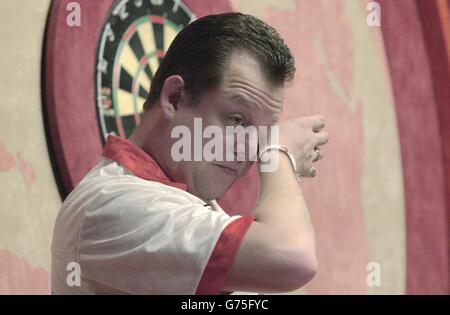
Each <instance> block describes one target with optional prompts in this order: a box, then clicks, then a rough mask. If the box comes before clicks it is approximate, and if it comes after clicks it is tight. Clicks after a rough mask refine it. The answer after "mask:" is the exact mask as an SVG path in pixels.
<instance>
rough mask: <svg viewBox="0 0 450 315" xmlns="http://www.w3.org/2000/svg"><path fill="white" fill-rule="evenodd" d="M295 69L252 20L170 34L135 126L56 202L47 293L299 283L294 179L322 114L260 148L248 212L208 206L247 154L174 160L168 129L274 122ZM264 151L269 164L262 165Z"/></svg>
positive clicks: (300, 230) (307, 256)
mask: <svg viewBox="0 0 450 315" xmlns="http://www.w3.org/2000/svg"><path fill="white" fill-rule="evenodd" d="M294 73H295V66H294V59H293V57H292V55H291V53H290V51H289V49H288V48H287V46H286V45H285V44H284V43H283V41H282V39H281V38H280V37H279V35H278V33H277V32H276V31H275V30H274V29H273V28H271V27H270V26H268V25H266V24H265V23H263V22H262V21H260V20H258V19H256V18H254V17H252V16H249V15H243V14H239V13H228V14H221V15H213V16H207V17H204V18H201V19H199V20H197V21H195V22H193V23H192V24H190V25H189V26H188V27H186V28H185V29H184V30H182V31H181V32H180V33H179V34H178V35H177V37H176V38H175V39H174V41H173V43H172V45H171V46H170V48H169V50H168V51H167V54H166V56H165V58H164V59H163V62H162V64H161V65H160V67H159V69H158V71H157V72H156V74H155V77H154V78H153V80H152V86H151V90H150V93H149V96H148V99H147V101H146V103H145V105H144V109H145V112H144V113H143V119H142V122H141V124H140V125H139V126H138V127H137V128H136V130H135V131H134V133H133V134H132V135H131V137H130V138H129V139H128V140H125V139H120V138H117V137H114V136H109V137H108V140H107V144H106V146H105V148H104V152H103V158H102V160H101V161H100V163H99V164H98V165H97V166H96V167H95V168H94V169H93V170H91V172H90V173H89V174H88V175H87V176H86V177H85V178H84V179H83V180H82V181H81V182H80V183H79V185H78V186H77V187H76V188H75V190H74V191H73V192H72V193H71V194H70V195H69V196H68V198H67V199H66V200H65V202H64V205H63V207H62V209H61V211H60V213H59V215H58V218H57V221H56V224H55V230H54V237H53V244H52V291H53V293H56V294H61V293H62V294H66V293H84V294H92V293H132V294H218V293H221V292H233V291H247V292H258V293H271V292H287V291H291V290H294V289H297V288H299V287H301V286H303V285H304V284H306V283H307V282H308V281H310V280H311V279H312V277H313V276H314V275H315V273H316V269H317V264H316V258H315V244H314V234H313V229H312V226H311V223H310V220H309V215H308V210H307V206H306V203H305V200H304V198H303V195H302V191H301V189H300V187H299V183H298V178H297V175H301V176H304V177H312V176H315V173H316V170H315V168H314V167H313V166H312V163H313V162H314V161H317V160H318V159H320V158H321V157H322V153H321V151H320V150H319V147H320V146H321V145H323V144H325V143H326V142H327V140H328V136H327V134H326V133H325V132H324V131H322V128H323V127H324V121H323V117H321V116H317V117H308V118H303V119H298V120H293V121H290V122H288V123H284V124H282V125H281V126H279V143H280V144H281V145H282V146H278V145H271V143H272V142H273V141H272V140H273V139H269V144H268V145H265V146H264V147H262V146H261V143H260V144H259V146H260V147H259V157H260V160H259V167H260V179H261V189H260V195H259V200H258V204H257V206H256V208H255V209H254V210H253V212H252V216H229V215H228V214H226V212H224V211H223V210H222V209H221V208H220V207H219V206H218V204H217V203H216V202H215V199H216V198H219V197H221V196H222V195H223V194H224V193H225V192H226V191H227V190H228V188H229V187H230V186H231V185H232V184H233V183H234V182H235V181H236V180H237V179H238V178H240V177H241V176H243V175H244V174H245V173H246V172H247V171H248V170H249V168H250V167H251V165H252V164H253V163H254V161H252V159H251V158H250V156H247V157H246V158H245V159H238V158H234V159H233V160H232V161H229V160H226V159H217V160H210V159H205V158H203V159H200V160H198V159H197V160H196V159H194V160H192V159H188V160H182V161H175V159H174V158H173V151H174V150H173V148H174V145H175V143H176V142H177V141H178V140H177V139H176V137H173V131H174V129H175V128H177V127H179V126H185V127H186V128H187V129H189V130H191V131H194V129H195V128H194V127H195V126H194V122H195V119H198V118H201V119H202V125H203V127H204V128H206V127H208V126H215V127H216V128H218V129H219V130H222V131H223V132H224V133H225V130H226V128H227V127H230V126H242V127H247V126H255V127H262V126H266V127H269V128H272V129H271V130H273V128H278V126H276V123H277V121H278V119H279V117H280V115H281V112H282V107H283V100H284V90H285V87H286V85H287V83H289V82H290V81H291V80H292V78H293V76H294ZM258 130H259V129H258ZM271 134H272V133H271V132H269V135H271ZM292 135H294V137H292ZM223 141H224V142H223V149H224V150H225V151H227V150H232V151H233V152H232V155H234V157H237V156H238V155H239V150H240V149H239V143H238V145H237V146H232V147H231V149H230V146H228V145H227V143H226V142H227V140H226V137H225V138H224V140H223ZM250 142H251V140H248V141H246V142H245V144H244V148H246V149H249V148H250V146H251V143H250ZM241 147H242V146H241ZM274 160H276V161H277V165H276V166H277V167H276V168H274V169H271V170H270V171H265V172H264V171H262V168H263V167H264V166H267V165H268V163H271V161H274ZM71 263H72V264H73V263H76V266H79V270H75V269H73V270H74V271H78V272H79V273H80V279H79V281H78V282H77V281H76V279H75V280H74V279H72V278H71V277H73V276H76V274H74V273H72V272H70V271H72V269H70V268H68V267H67V266H68V265H69V264H71ZM68 270H69V271H68Z"/></svg>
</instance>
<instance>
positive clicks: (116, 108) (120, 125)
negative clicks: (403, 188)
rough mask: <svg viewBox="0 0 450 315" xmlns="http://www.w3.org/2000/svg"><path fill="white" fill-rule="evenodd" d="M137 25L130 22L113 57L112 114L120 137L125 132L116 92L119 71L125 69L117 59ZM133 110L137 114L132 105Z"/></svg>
mask: <svg viewBox="0 0 450 315" xmlns="http://www.w3.org/2000/svg"><path fill="white" fill-rule="evenodd" d="M137 27H138V25H137V23H136V21H135V22H133V23H132V24H130V26H129V27H128V28H127V30H126V31H125V33H124V36H123V37H122V38H121V39H120V43H119V47H118V49H117V53H116V56H115V58H114V70H113V76H114V78H113V100H114V102H113V103H114V116H115V120H116V124H117V128H118V130H119V135H120V136H121V137H123V138H126V132H125V129H124V127H123V123H122V117H121V116H120V113H119V107H120V104H119V97H118V95H117V93H118V90H120V83H119V82H120V74H121V71H127V70H126V69H123V70H122V68H123V67H122V64H119V61H120V59H119V58H121V57H122V53H123V50H124V49H125V46H126V45H128V44H129V40H130V38H131V37H132V36H133V34H134V33H135V32H136V30H137ZM130 50H132V49H131V47H130ZM133 56H134V57H135V58H136V55H135V54H134V52H133ZM136 59H137V58H136ZM136 62H138V60H136ZM127 73H128V75H130V76H131V73H129V72H128V71H127ZM126 92H128V93H130V94H131V95H133V94H132V93H133V91H126ZM134 112H135V113H136V114H135V116H136V115H138V114H137V107H134ZM135 121H136V117H135Z"/></svg>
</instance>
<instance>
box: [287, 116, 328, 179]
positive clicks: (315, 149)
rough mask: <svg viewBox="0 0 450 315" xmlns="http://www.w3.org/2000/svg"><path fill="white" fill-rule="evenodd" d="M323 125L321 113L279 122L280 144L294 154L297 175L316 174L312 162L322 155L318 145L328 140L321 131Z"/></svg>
mask: <svg viewBox="0 0 450 315" xmlns="http://www.w3.org/2000/svg"><path fill="white" fill-rule="evenodd" d="M324 127H325V119H324V117H323V116H322V115H317V116H308V117H302V118H297V119H292V120H289V121H286V122H284V123H282V124H280V144H282V145H284V146H286V147H287V148H288V149H289V151H290V152H291V153H292V154H293V155H294V157H295V160H296V163H297V172H298V174H297V175H299V176H302V177H314V176H316V168H315V167H313V166H312V163H313V162H316V161H318V160H320V159H321V158H322V157H323V152H322V151H321V150H320V146H322V145H324V144H326V143H327V142H328V133H327V132H326V131H322V129H323V128H324Z"/></svg>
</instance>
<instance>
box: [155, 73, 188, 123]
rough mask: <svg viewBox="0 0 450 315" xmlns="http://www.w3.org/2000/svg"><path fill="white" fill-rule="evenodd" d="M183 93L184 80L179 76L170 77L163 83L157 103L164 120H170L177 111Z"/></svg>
mask: <svg viewBox="0 0 450 315" xmlns="http://www.w3.org/2000/svg"><path fill="white" fill-rule="evenodd" d="M183 93H184V80H183V78H182V77H181V76H179V75H171V76H170V77H168V78H167V79H166V80H165V81H164V85H163V87H162V89H161V94H160V98H159V103H160V106H161V109H162V112H163V115H164V118H165V119H167V120H171V119H172V118H173V116H174V115H175V112H176V111H177V110H178V105H179V104H180V102H181V100H182V96H183Z"/></svg>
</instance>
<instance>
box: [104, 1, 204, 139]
mask: <svg viewBox="0 0 450 315" xmlns="http://www.w3.org/2000/svg"><path fill="white" fill-rule="evenodd" d="M194 19H195V16H194V14H192V13H191V12H190V10H189V9H188V8H187V7H186V5H185V4H184V3H183V2H182V1H180V0H178V1H177V0H165V1H164V0H146V1H144V0H128V1H123V0H121V1H117V2H116V3H115V4H114V5H113V7H112V8H111V11H110V13H109V16H108V17H107V19H106V21H105V24H104V26H103V29H102V32H101V36H100V42H99V47H98V53H97V60H98V61H97V67H96V103H97V109H98V119H99V122H100V126H101V131H102V135H103V137H104V138H106V136H107V135H108V134H114V135H119V136H122V137H128V136H129V135H130V134H131V132H132V131H133V129H134V128H135V127H136V125H137V124H139V122H140V113H141V112H142V108H143V104H144V102H145V99H146V97H147V94H148V91H149V88H150V83H151V79H152V77H153V75H154V73H155V72H156V70H157V68H158V66H159V64H160V63H161V60H162V58H163V57H164V53H165V51H167V49H168V48H169V45H170V43H171V42H172V40H173V39H174V37H175V36H176V34H177V33H178V32H179V31H180V30H181V29H183V28H184V27H185V26H186V25H188V24H189V23H190V22H191V21H193V20H194Z"/></svg>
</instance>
